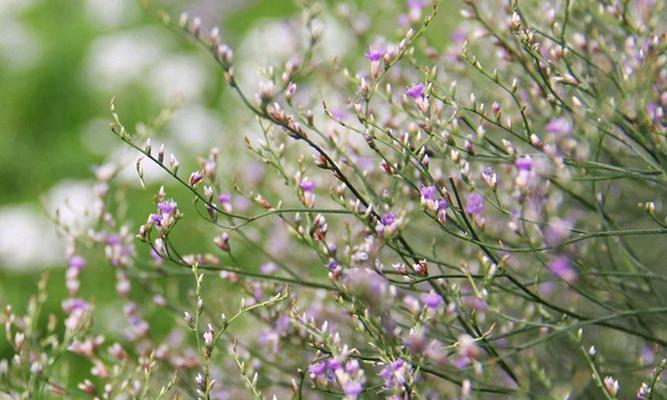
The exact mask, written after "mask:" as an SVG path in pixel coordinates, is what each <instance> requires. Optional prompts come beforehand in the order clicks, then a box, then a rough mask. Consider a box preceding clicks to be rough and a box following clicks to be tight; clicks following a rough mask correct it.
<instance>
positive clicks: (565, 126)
mask: <svg viewBox="0 0 667 400" xmlns="http://www.w3.org/2000/svg"><path fill="white" fill-rule="evenodd" d="M544 130H545V131H546V132H547V133H549V134H552V135H554V136H556V137H558V136H561V135H566V134H569V133H570V132H572V125H570V121H568V119H567V118H555V119H552V120H551V121H549V123H548V124H547V125H546V126H545V127H544Z"/></svg>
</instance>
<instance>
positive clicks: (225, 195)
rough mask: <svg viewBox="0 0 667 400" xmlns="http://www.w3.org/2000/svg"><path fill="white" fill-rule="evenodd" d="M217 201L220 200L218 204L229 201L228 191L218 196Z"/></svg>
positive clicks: (230, 196) (230, 199)
mask: <svg viewBox="0 0 667 400" xmlns="http://www.w3.org/2000/svg"><path fill="white" fill-rule="evenodd" d="M218 201H219V202H220V204H225V203H231V202H232V195H231V194H229V193H222V194H220V195H219V196H218Z"/></svg>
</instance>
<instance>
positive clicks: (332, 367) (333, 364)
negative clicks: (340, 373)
mask: <svg viewBox="0 0 667 400" xmlns="http://www.w3.org/2000/svg"><path fill="white" fill-rule="evenodd" d="M341 368H342V366H341V365H340V361H338V360H336V359H335V358H332V359H330V360H329V361H327V369H328V370H329V371H332V372H333V371H336V370H339V369H341Z"/></svg>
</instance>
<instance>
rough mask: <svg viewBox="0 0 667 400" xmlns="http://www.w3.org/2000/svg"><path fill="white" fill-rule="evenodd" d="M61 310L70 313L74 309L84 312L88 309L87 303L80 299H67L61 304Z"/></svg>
mask: <svg viewBox="0 0 667 400" xmlns="http://www.w3.org/2000/svg"><path fill="white" fill-rule="evenodd" d="M62 307H63V311H65V312H66V313H68V314H72V313H74V312H76V311H79V312H86V311H87V310H88V303H87V302H86V301H85V300H82V299H67V300H65V301H63V304H62Z"/></svg>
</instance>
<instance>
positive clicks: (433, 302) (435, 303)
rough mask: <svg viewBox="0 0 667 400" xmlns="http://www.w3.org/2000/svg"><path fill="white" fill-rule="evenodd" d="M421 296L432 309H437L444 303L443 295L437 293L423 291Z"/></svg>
mask: <svg viewBox="0 0 667 400" xmlns="http://www.w3.org/2000/svg"><path fill="white" fill-rule="evenodd" d="M420 298H421V301H422V302H423V303H424V305H426V307H427V308H428V309H429V310H431V311H436V310H437V309H438V307H440V305H441V304H442V297H440V295H439V294H437V293H433V292H429V293H423V294H422V295H421V296H420Z"/></svg>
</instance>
